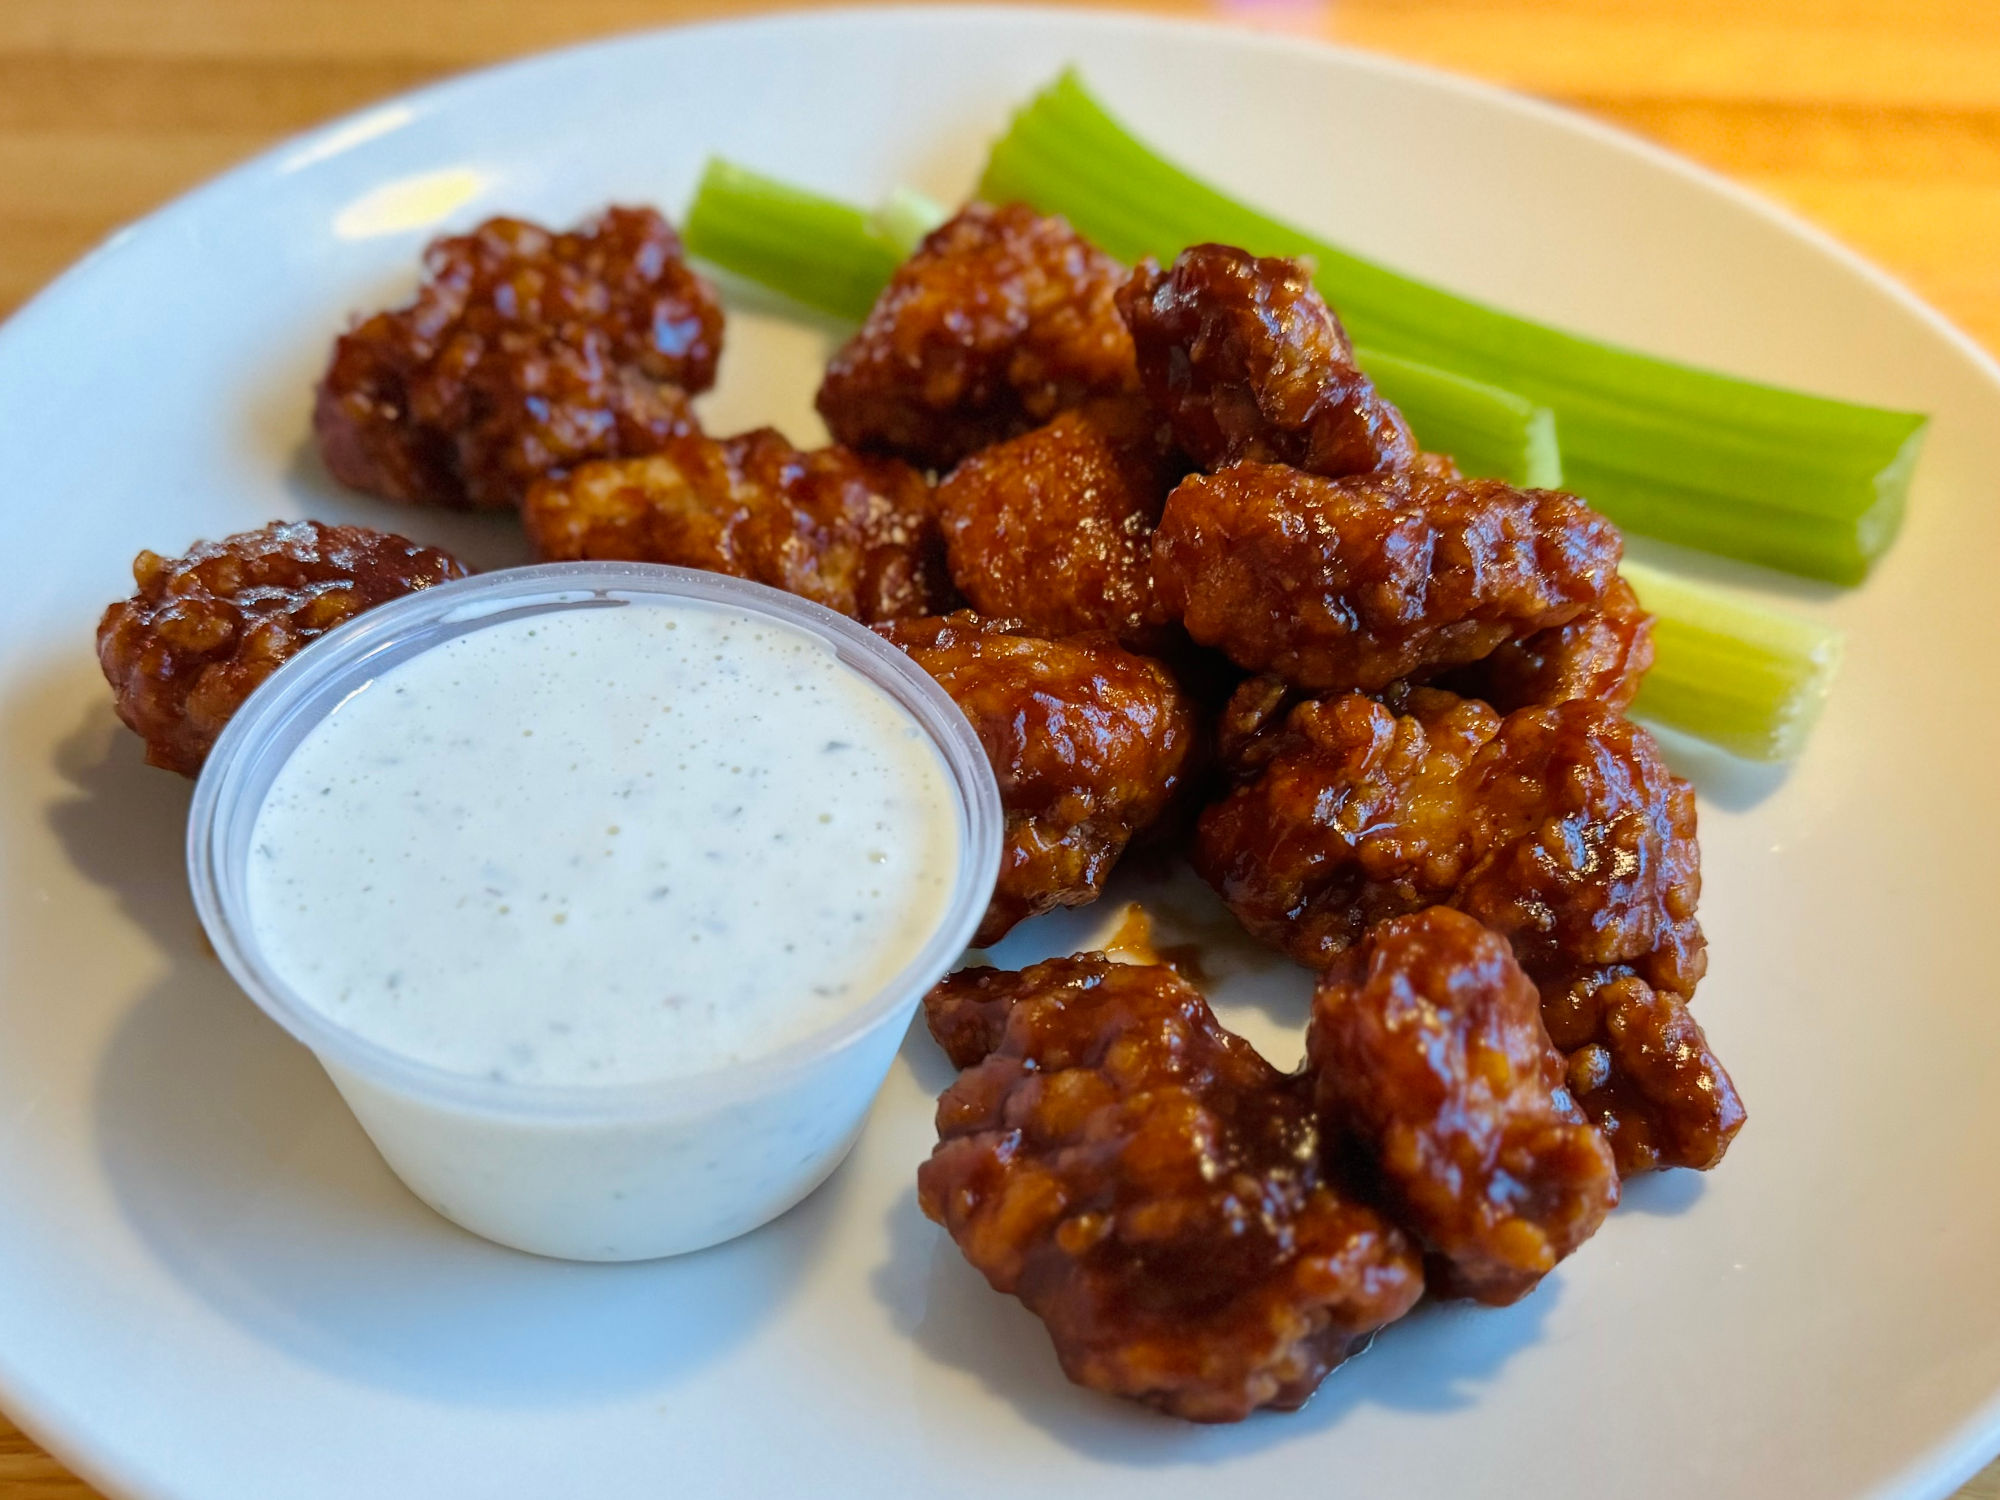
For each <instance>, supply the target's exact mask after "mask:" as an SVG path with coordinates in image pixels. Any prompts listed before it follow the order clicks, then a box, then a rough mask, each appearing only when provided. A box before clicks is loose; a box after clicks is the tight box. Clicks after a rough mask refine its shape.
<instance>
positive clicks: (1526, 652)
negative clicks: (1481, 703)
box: [1438, 578, 1653, 714]
mask: <svg viewBox="0 0 2000 1500" xmlns="http://www.w3.org/2000/svg"><path fill="white" fill-rule="evenodd" d="M1652 666H1653V617H1652V616H1651V615H1649V614H1647V613H1646V611H1645V610H1644V609H1642V608H1641V607H1640V605H1639V596H1638V595H1637V594H1635V593H1633V592H1632V585H1630V584H1629V583H1627V582H1626V581H1625V580H1624V579H1623V578H1616V579H1613V580H1612V583H1611V587H1610V588H1609V589H1607V590H1606V591H1605V594H1604V597H1603V599H1601V600H1599V601H1598V603H1597V604H1596V605H1594V606H1593V607H1591V608H1590V609H1587V610H1585V611H1584V612H1583V613H1582V614H1580V615H1578V616H1577V617H1576V618H1575V619H1573V620H1571V621H1570V622H1569V623H1568V624H1566V625H1551V626H1550V627H1549V628H1548V629H1546V630H1538V631H1536V632H1535V633H1534V634H1533V635H1530V636H1524V637H1522V638H1520V639H1518V640H1511V641H1506V642H1503V643H1502V644H1501V645H1500V646H1499V648H1498V649H1496V650H1495V651H1494V652H1493V654H1492V655H1491V656H1488V657H1486V658H1485V659H1484V660H1481V661H1477V662H1474V663H1473V664H1472V665H1471V666H1469V667H1464V668H1461V669H1459V670H1458V671H1456V672H1452V673H1449V674H1447V675H1446V676H1445V677H1444V678H1442V679H1440V681H1439V684H1438V685H1439V686H1440V687H1448V688H1450V689H1451V690H1452V691H1453V692H1457V693H1463V694H1465V695H1466V696H1467V697H1468V698H1483V699H1485V700H1486V701H1487V702H1488V703H1490V704H1492V705H1493V706H1494V707H1495V708H1497V709H1499V710H1500V712H1501V713H1503V714H1505V713H1512V712H1513V711H1514V710H1515V709H1517V708H1530V707H1533V706H1535V705H1537V704H1554V703H1562V702H1565V701H1567V700H1568V699H1571V698H1592V699H1595V700H1596V701H1597V702H1599V703H1602V704H1603V705H1604V706H1605V707H1606V708H1610V709H1616V710H1619V711H1621V712H1622V711H1623V710H1625V709H1627V708H1630V707H1631V706H1632V700H1633V699H1634V698H1636V697H1638V696H1639V687H1640V684H1641V683H1642V682H1643V681H1644V679H1645V676H1646V673H1647V672H1649V671H1651V670H1652Z"/></svg>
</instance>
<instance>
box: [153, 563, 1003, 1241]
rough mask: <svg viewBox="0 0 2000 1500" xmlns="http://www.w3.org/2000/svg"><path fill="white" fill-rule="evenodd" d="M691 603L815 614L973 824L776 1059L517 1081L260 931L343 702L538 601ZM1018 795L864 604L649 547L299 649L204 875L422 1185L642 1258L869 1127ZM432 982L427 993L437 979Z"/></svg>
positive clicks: (484, 1221) (307, 1038)
mask: <svg viewBox="0 0 2000 1500" xmlns="http://www.w3.org/2000/svg"><path fill="white" fill-rule="evenodd" d="M676 601H679V602H693V603H698V604H706V605H710V606H720V607H723V608H725V609H730V610H734V611H739V612H742V613H745V614H749V615H753V616H758V617H761V618H763V619H765V620H768V621H772V622H777V623H779V624H782V625H786V626H790V627H792V628H793V629H796V630H800V631H804V632H806V633H808V634H810V635H812V636H814V637H817V638H818V639H819V640H821V641H823V642H824V643H825V644H826V645H827V646H829V647H830V648H831V649H832V651H833V653H834V655H835V656H836V657H837V659H838V660H839V661H840V662H841V663H843V664H844V665H845V666H846V667H847V668H849V669H851V670H852V671H853V672H855V673H857V674H859V675H860V676H861V677H863V678H865V679H866V680H867V681H868V682H870V683H872V684H874V685H875V686H876V687H877V688H879V689H880V690H881V691H882V692H883V693H885V694H886V695H887V696H888V697H889V698H890V699H891V700H893V702H894V703H895V704H897V705H898V706H900V708H901V709H902V710H903V711H904V712H905V713H906V714H907V715H908V717H909V718H910V719H911V720H912V721H914V723H915V724H916V725H917V726H918V727H919V728H920V729H921V730H922V731H923V733H924V734H926V735H927V736H928V737H929V739H930V740H931V742H932V744H933V745H934V746H935V747H936V750H937V752H938V756H939V759H940V761H941V763H942V768H943V771H944V779H945V782H946V784H947V786H948V787H949V788H950V790H951V793H952V798H953V803H952V813H953V815H954V816H955V817H957V819H958V820H959V825H958V834H959V837H958V850H959V860H958V869H957V874H956V879H955V882H954V884H953V886H952V888H951V892H950V895H949V897H948V899H947V901H946V904H945V907H944V914H943V916H942V918H941V919H940V921H939V922H938V924H937V926H936V929H935V930H934V931H933V932H932V933H931V934H930V935H929V937H928V939H927V940H926V941H925V942H924V943H923V944H922V946H921V948H920V949H919V951H918V953H917V955H916V957H915V958H913V959H912V960H910V962H909V963H908V964H907V965H906V966H905V967H904V968H903V970H902V971H901V972H900V973H898V974H897V975H896V976H895V978H894V979H893V981H891V982H890V983H889V984H887V985H886V986H884V987H883V988H882V989H881V990H880V991H879V992H878V993H876V994H874V995H873V996H872V997H871V998H869V999H867V1000H866V1001H863V1002H861V1003H858V1004H857V1005H855V1006H854V1007H852V1008H851V1009H849V1010H848V1011H846V1012H845V1013H844V1014H842V1015H841V1016H840V1017H839V1018H838V1019H837V1020H835V1021H832V1022H829V1023H828V1024H826V1025H825V1026H824V1027H823V1028H822V1029H820V1030H818V1031H816V1032H813V1033H811V1034H809V1035H807V1036H805V1037H803V1038H802V1039H800V1040H797V1041H795V1042H791V1043H789V1044H786V1045H784V1046H782V1047H781V1048H780V1049H779V1050H776V1051H773V1052H771V1053H769V1054H766V1055H760V1056H752V1057H749V1058H746V1059H744V1060H740V1061H732V1062H728V1063H723V1064H720V1065H718V1066H715V1067H713V1068H710V1069H707V1070H705V1071H699V1072H694V1073H692V1074H689V1075H687V1076H681V1077H672V1078H665V1079H661V1080H658V1081H654V1082H634V1083H619V1084H610V1085H606V1086H603V1087H594V1086H590V1085H587V1084H570V1083H562V1084H547V1083H524V1082H505V1081H500V1080H496V1079H494V1078H491V1077H487V1076H476V1075H474V1074H471V1073H464V1072H455V1071H449V1070H447V1069H445V1068H442V1067H439V1066H437V1065H436V1064H435V1063H433V1062H429V1061H425V1060H420V1059H417V1058H413V1057H410V1056H406V1055H404V1054H403V1053H401V1052H399V1051H395V1050H391V1049H389V1048H386V1047H384V1046H382V1045H381V1044H379V1043H378V1042H376V1041H374V1040H371V1039H369V1038H366V1037H363V1036H361V1035H359V1034H358V1033H357V1032H355V1031H352V1030H349V1029H347V1028H345V1027H343V1026H342V1025H341V1024H340V1023H339V1022H338V1021H336V1020H334V1019H332V1018H330V1017H329V1016H328V1015H327V1013H326V1012H325V1011H323V1010H320V1009H318V1008H316V1007H315V1006H313V1005H311V1004H309V1003H307V1002H306V1001H305V1000H304V999H302V998H301V997H300V995H299V994H297V993H296V992H295V991H294V990H293V989H292V988H291V987H290V986H289V985H288V984H287V983H286V981H285V980H284V979H283V978H282V977H281V976H280V974H279V973H278V972H277V971H276V969H275V968H274V967H273V965H272V964H271V963H270V962H268V961H267V958H266V955H265V954H264V953H263V952H262V951H261V950H260V947H259V937H258V932H257V930H256V927H255V925H254V924H253V921H252V911H251V903H250V900H249V892H248V880H247V871H248V866H249V862H250V858H251V842H252V834H253V830H254V828H255V826H256V823H257V818H258V814H259V812H260V810H261V809H262V807H263V804H264V800H265V797H266V794H267V793H268V792H269V791H270V789H271V786H272V784H273V782H274V781H275V780H276V778H277V776H278V774H279V772H280V770H281V768H282V767H283V766H284V764H285V762H286V760H287V759H288V758H289V757H290V756H291V754H292V753H293V752H294V750H295V749H296V748H297V747H298V746H299V744H300V743H301V742H302V741H303V740H304V739H305V737H306V736H307V735H308V734H309V733H310V732H311V731H312V730H313V729H314V727H315V726H316V725H318V724H319V723H320V721H321V720H322V719H324V718H325V717H326V716H327V715H328V714H329V713H331V712H332V711H333V709H334V708H335V707H336V706H338V705H339V704H340V703H341V702H342V700H343V699H345V698H346V697H347V696H348V695H349V694H351V693H353V692H354V691H356V690H357V689H359V688H360V687H362V686H363V685H364V684H366V683H368V682H369V681H371V680H373V679H374V678H375V677H377V676H379V675H380V674H381V673H383V672H385V671H387V670H389V669H390V668H392V667H394V666H396V665H397V664H398V663H400V662H403V661H405V660H407V659H409V658H411V657H413V656H416V655H418V654H419V653H421V652H424V651H427V650H429V649H431V648H433V647H435V646H438V645H440V644H441V643H443V642H444V641H447V640H449V639H452V638H453V637H456V636H459V635H462V634H465V633H468V632H471V631H476V630H479V629H482V628H484V627H487V626H490V625H493V624H496V623H498V622H500V621H503V620H513V619H518V618H520V617H521V616H522V615H524V614H533V613H539V612H545V611H553V610H565V609H575V608H580V607H582V608H592V607H594V608H604V607H607V606H614V607H624V608H645V607H648V605H649V604H657V603H660V602H667V603H672V602H676ZM1001 828H1002V814H1001V810H1000V800H999V793H998V790H997V788H996V786H995V783H994V780H993V773H992V769H991V767H990V766H989V765H988V763H987V760H986V757H985V754H984V752H983V751H982V750H981V748H980V745H979V741H978V739H977V737H976V736H975V735H974V734H973V731H972V727H971V726H970V725H969V724H968V723H967V722H966V720H965V717H964V715H963V714H961V713H960V712H959V710H958V707H957V705H955V704H954V703H953V702H952V701H951V699H950V698H949V697H948V696H946V694H945V693H944V691H943V689H941V688H940V687H938V685H937V684H936V683H935V682H933V681H932V680H931V678H930V677H929V676H927V675H926V674H925V673H924V672H923V671H922V670H921V669H920V668H918V667H917V666H916V665H915V664H914V663H913V662H911V661H910V660H909V659H908V658H907V657H906V656H904V655H903V653H902V652H901V651H898V650H897V649H896V648H895V647H893V646H891V645H889V644H888V643H887V642H886V641H884V640H882V639H881V638H880V637H878V636H876V635H875V634H874V633H872V632H871V631H868V630H866V629H864V628H862V627H861V626H859V625H857V624H855V623H854V622H853V621H851V620H848V619H845V618H843V617H841V616H839V615H836V614H834V613H833V612H832V611H830V610H827V609H823V608H821V607H820V606H819V605H816V604H812V603H809V602H807V601H805V600H803V599H799V598H796V597H794V596H792V595H790V594H784V593H780V592H778V591H776V590H774V589H768V588H765V587H763V586H762V585H759V584H754V583H746V582H743V581H741V580H738V579H733V578H726V577H722V576H719V575H716V574H710V573H700V572H694V571H691V570H689V569H685V568H670V567H661V566H654V565H648V564H640V563H555V564H549V565H546V566H542V567H533V568H518V569H512V570H508V571H505V572H498V573H488V574H483V575H480V576H478V577H474V578H469V579H465V580H462V581H460V582H456V583H450V584H445V585H442V586H440V587H437V588H433V589H429V590H426V591H424V592H422V593H418V594H413V595H410V596H408V597H406V598H403V599H398V600H395V601H393V602H391V603H389V604H385V605H382V606H380V607H378V608H376V609H373V610H370V611H369V612H368V613H367V614H365V615H362V616H360V617H359V618H357V619H355V620H353V621H351V622H350V623H348V624H347V625H344V626H342V627H341V628H340V629H338V630H335V631H333V632H331V633H329V634H328V635H327V636H325V637H324V638H322V639H321V640H319V641H316V642H314V643H313V644H312V645H311V646H310V647H308V648H307V649H306V650H305V651H302V652H301V653H300V654H299V655H298V656H297V657H295V658H294V659H293V660H292V661H290V662H288V663H286V665H285V666H284V667H283V668H281V669H280V670H279V671H278V672H277V673H275V674H274V675H273V676H272V677H271V678H270V680H269V681H267V682H266V683H264V684H263V686H261V687H260V688H259V689H258V690H257V691H256V693H255V694H253V695H252V697H251V698H250V700H249V702H248V703H246V704H245V705H244V706H243V708H242V709H241V710H239V711H238V713H237V714H236V716H235V718H234V719H233V720H232V721H231V723H230V724H229V726H228V728H227V729H226V730H225V731H224V732H223V735H222V737H221V739H220V740H219V741H218V742H217V744H216V746H215V749H214V751H213V752H212V753H211V755H210V756H209V759H208V763H207V765H206V766H205V768H204V769H203V771H202V775H201V780H200V782H199V784H198V785H197V787H196V789H195V796H194V803H193V807H192V810H191V812H190V815H189V823H188V872H189V878H190V881H191V884H192V886H193V890H194V899H195V906H196V909H197V910H198V912H199V913H200V916H201V920H202V925H203V926H204V927H205V928H206V929H207V931H208V935H209V938H210V940H211V941H212V942H213V943H214V945H215V950H216V952H217V953H218V954H219V955H220V957H221V958H222V961H223V963H224V964H225V965H227V966H228V968H229V971H230V973H231V974H232V975H234V976H235V978H236V980H237V982H238V983H239V984H241V985H242V986H243V988H244V989H245V990H247V991H248V992H249V994H250V996H251V998H252V999H254V1000H255V1001H256V1002H257V1003H258V1005H260V1006H261V1007H263V1009H264V1011H265V1012H266V1013H267V1014H268V1015H269V1016H270V1017H271V1018H272V1019H273V1020H275V1021H276V1022H277V1023H278V1024H279V1025H280V1026H282V1027H284V1028H285V1030H287V1031H288V1032H290V1033H291V1034H292V1035H293V1036H294V1037H296V1038H297V1039H298V1040H299V1041H301V1042H303V1043H305V1044H306V1046H307V1047H309V1048H310V1049H311V1050H312V1051H313V1053H314V1055H315V1056H317V1057H318V1059H319V1061H320V1063H321V1065H322V1066H323V1067H324V1068H325V1069H326V1071H327V1074H328V1076H329V1077H331V1078H332V1080H333V1083H334V1085H335V1087H336V1088H338V1089H339V1091H340V1094H341V1096H342V1097H343V1098H344V1099H345V1100H346V1101H347V1103H348V1106H349V1107H350V1108H351V1109H352V1110H353V1111H354V1114H355V1117H356V1119H358V1120H359V1121H360V1123H361V1126H362V1128H363V1129H364V1130H366V1131H367V1133H368V1136H369V1138H370V1139H371V1140H372V1141H373V1142H374V1143H375V1146H376V1148H377V1149H378V1150H379V1151H380V1152H381V1153H382V1156H383V1158H384V1160H386V1161H387V1162H388V1164H389V1165H390V1167H391V1168H392V1169H394V1171H395V1172H396V1175H397V1176H398V1177H400V1178H401V1179H402V1180H403V1181H404V1182H405V1183H406V1184H407V1185H408V1186H409V1187H410V1189H411V1190H412V1191H413V1192H415V1193H416V1194H417V1196H418V1197H420V1198H422V1199H423V1200H424V1201H425V1202H426V1203H428V1204H430V1205H431V1207H433V1208H435V1209H436V1210H437V1211H438V1212H439V1213H441V1214H443V1215H444V1216H445V1217H446V1218H448V1219H451V1220H453V1221H454V1222H455V1223H458V1224H460V1225H463V1226H464V1227H465V1228H467V1229H469V1230H471V1231H473V1232H474V1233H475V1234H479V1235H483V1236H485V1237H486V1238H487V1239H491V1240H495V1241H498V1242H499V1243H501V1244H503V1245H511V1246H513V1247H515V1248H517V1249H521V1250H528V1251H532V1252H534V1253H536V1254H539V1255H549V1256H556V1257H560V1258H564V1259H572V1260H643V1259H650V1258H653V1257H657V1256H664V1255H675V1254H680V1253H682V1252H684V1251H689V1250H698V1249H700V1248H702V1247H703V1246H706V1245H713V1244H716V1243H719V1242H720V1241H723V1240H726V1239H730V1238H732V1237H734V1236H736V1235H739V1234H743V1233H745V1232H747V1231H748V1230H751V1229H754V1228H756V1227H757V1226H758V1225H760V1224H763V1223H765V1222H766V1221H768V1220H770V1219H772V1218H774V1217H776V1216H777V1215H778V1214H780V1213H783V1212H784V1211H785V1210H786V1209H787V1208H789V1207H790V1206H791V1205H792V1204H794V1203H796V1202H798V1201H799V1200H800V1199H801V1198H803V1197H805V1196H806V1194H808V1193H810V1192H811V1191H812V1190H813V1188H815V1187H816V1186H818V1185H819V1183H820V1182H822V1181H823V1180H825V1178H826V1177H827V1175H828V1174H829V1173H831V1172H832V1171H833V1169H834V1168H835V1167H837V1166H838V1165H839V1164H840V1162H841V1160H842V1158H843V1157H845V1156H846V1154H847V1151H848V1149H849V1148H850V1147H851V1146H852V1145H853V1143H854V1140H855V1138H856V1137H857V1135H858V1134H859V1133H860V1130H861V1126H862V1123H863V1121H864V1119H865V1117H866V1115H867V1112H868V1108H869V1105H870V1103H871V1102H872V1101H873V1099H874V1097H875V1095H876V1093H877V1091H878V1090H879V1089H880V1087H881V1084H882V1080H883V1078H884V1077H885V1076H886V1074H887V1072H888V1069H889V1064H890V1062H891V1060H892V1059H893V1057H894V1055H895V1052H896V1049H897V1046H898V1044H899V1043H900V1042H901V1040H902V1038H903V1035H904V1033H905V1031H906V1030H907V1029H908V1026H909V1022H910V1018H911V1015H912V1013H913V1011H914V1010H915V1008H916V1006H917V1003H918V1001H919V1000H920V998H921V997H922V995H923V993H924V991H925V990H926V989H927V988H929V986H930V985H931V984H932V983H934V982H935V981H936V980H937V978H938V977H939V976H940V975H941V974H943V973H944V972H945V970H946V969H947V968H949V967H950V966H951V964H952V963H953V962H954V961H955V960H956V959H957V957H958V955H959V954H960V952H961V951H962V950H963V949H964V947H965V945H966V943H967V942H968V941H969V940H970V938H971V936H972V933H973V930H974V928H975V927H976V926H977V925H978V922H979V919H980V916H981V914H982V913H983V912H984V910H985V907H986V903H987V901H988V899H989V898H990V896H991V894H992V888H993V882H994V878H995V874H996V872H997V870H998V868H999V861H1000V836H1001ZM418 998H419V999H420V997H418Z"/></svg>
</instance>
